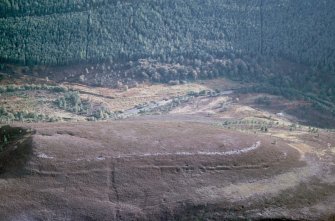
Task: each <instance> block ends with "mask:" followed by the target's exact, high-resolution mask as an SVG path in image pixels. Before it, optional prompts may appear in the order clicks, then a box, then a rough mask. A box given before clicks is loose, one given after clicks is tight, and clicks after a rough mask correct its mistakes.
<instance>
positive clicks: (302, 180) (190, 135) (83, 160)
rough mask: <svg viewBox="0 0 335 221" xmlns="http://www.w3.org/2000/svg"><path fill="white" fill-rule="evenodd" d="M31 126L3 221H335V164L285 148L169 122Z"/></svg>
mask: <svg viewBox="0 0 335 221" xmlns="http://www.w3.org/2000/svg"><path fill="white" fill-rule="evenodd" d="M29 126H31V127H33V128H34V130H36V133H35V134H34V135H33V137H32V140H31V144H30V146H27V148H32V153H31V154H30V155H29V160H28V162H26V164H25V165H24V166H23V167H19V168H9V169H8V170H7V172H6V173H4V174H2V175H1V178H0V217H1V218H0V219H1V220H136V219H139V220H157V219H158V220H180V219H183V220H190V219H196V218H198V219H200V220H202V219H203V220H208V219H209V220H211V219H214V220H221V219H223V218H225V219H236V218H237V219H246V218H248V219H266V218H279V219H284V218H286V219H298V220H300V219H307V220H319V219H328V218H330V217H331V216H332V214H334V210H333V208H335V201H334V198H335V185H334V178H333V177H334V173H335V169H334V155H333V154H330V153H328V154H324V155H322V156H321V155H320V156H319V157H318V156H317V155H315V154H312V153H308V151H307V152H306V151H305V152H304V157H301V154H302V152H301V151H299V146H294V144H293V146H294V147H292V143H290V145H289V144H288V143H287V141H284V140H282V139H280V138H278V140H277V142H276V144H272V138H270V137H269V136H264V135H252V134H244V133H241V132H237V131H228V130H225V129H222V128H218V127H214V126H211V125H208V124H203V123H192V122H176V121H173V120H171V121H162V120H161V121H158V120H136V121H133V122H132V121H117V122H108V123H107V122H105V123H77V124H68V123H67V124H53V127H50V124H36V125H29ZM306 145H307V144H306ZM305 149H306V148H305Z"/></svg>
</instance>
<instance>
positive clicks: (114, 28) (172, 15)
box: [0, 0, 335, 70]
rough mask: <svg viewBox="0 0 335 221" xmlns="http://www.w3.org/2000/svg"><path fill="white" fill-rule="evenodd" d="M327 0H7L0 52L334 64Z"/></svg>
mask: <svg viewBox="0 0 335 221" xmlns="http://www.w3.org/2000/svg"><path fill="white" fill-rule="evenodd" d="M334 9H335V3H334V1H331V0H324V1H316V0H307V1H306V0H296V1H287V0H280V1H278V0H269V1H264V0H235V1H231V0H206V1H200V0H192V1H173V0H167V1H158V0H142V1H115V0H113V1H109V0H99V1H98V0H97V1H89V0H81V1H72V0H71V1H57V2H54V1H19V0H16V1H4V2H2V4H0V11H1V12H2V13H1V18H0V45H1V46H0V47H1V48H0V49H1V50H0V58H1V60H2V61H12V62H13V61H14V62H21V63H24V64H33V63H36V64H68V63H73V62H79V61H92V60H93V61H97V60H106V59H116V60H129V59H135V60H136V59H138V58H147V57H156V58H157V57H159V58H162V59H164V60H168V59H169V58H171V57H174V56H178V55H183V56H184V57H199V58H206V57H207V56H208V55H212V56H213V55H214V56H215V55H222V54H227V53H228V54H231V53H235V54H239V53H251V54H265V55H275V56H282V57H285V58H289V59H291V60H293V61H296V62H300V63H306V64H310V65H313V66H319V68H323V69H325V70H334V61H335V55H334V51H335V50H334V44H333V41H334V36H335V35H334V30H335V28H334V23H333V22H332V21H333V20H334Z"/></svg>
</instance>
